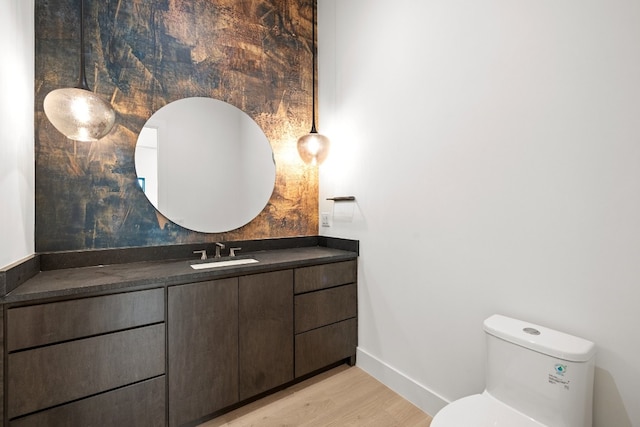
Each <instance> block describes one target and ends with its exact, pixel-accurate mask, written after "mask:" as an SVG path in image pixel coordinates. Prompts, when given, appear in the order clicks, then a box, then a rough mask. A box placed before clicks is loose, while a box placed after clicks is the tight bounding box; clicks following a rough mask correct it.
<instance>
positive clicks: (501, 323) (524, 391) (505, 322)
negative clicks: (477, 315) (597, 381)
mask: <svg viewBox="0 0 640 427" xmlns="http://www.w3.org/2000/svg"><path fill="white" fill-rule="evenodd" d="M484 330H485V332H486V334H487V371H486V388H485V390H484V392H482V394H475V395H472V396H467V397H464V398H462V399H459V400H456V401H455V402H452V403H450V404H449V405H447V406H445V407H444V408H443V409H442V410H441V411H440V412H438V413H437V414H436V416H435V417H434V418H433V421H432V422H431V427H489V426H491V427H541V426H545V427H592V420H591V418H592V403H593V373H594V366H595V353H596V348H595V344H594V343H592V342H591V341H587V340H584V339H582V338H578V337H574V336H571V335H568V334H565V333H562V332H558V331H554V330H552V329H548V328H545V327H542V326H538V325H533V324H531V323H528V322H523V321H521V320H516V319H511V318H508V317H505V316H500V315H493V316H491V317H489V318H488V319H487V320H485V321H484Z"/></svg>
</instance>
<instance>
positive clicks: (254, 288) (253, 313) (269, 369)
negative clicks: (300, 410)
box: [239, 270, 293, 400]
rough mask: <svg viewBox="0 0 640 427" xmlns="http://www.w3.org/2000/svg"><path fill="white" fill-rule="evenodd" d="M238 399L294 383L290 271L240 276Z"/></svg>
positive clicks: (291, 282)
mask: <svg viewBox="0 0 640 427" xmlns="http://www.w3.org/2000/svg"><path fill="white" fill-rule="evenodd" d="M239 298H240V306H239V310H240V311H239V313H240V315H239V319H240V326H239V327H240V347H239V350H240V399H241V400H243V399H246V398H249V397H252V396H255V395H257V394H259V393H262V392H264V391H267V390H270V389H272V388H274V387H277V386H279V385H282V384H284V383H286V382H288V381H291V380H293V271H292V270H284V271H276V272H272V273H264V274H255V275H251V276H243V277H240V297H239Z"/></svg>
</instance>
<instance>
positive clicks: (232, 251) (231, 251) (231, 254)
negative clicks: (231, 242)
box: [229, 248, 242, 256]
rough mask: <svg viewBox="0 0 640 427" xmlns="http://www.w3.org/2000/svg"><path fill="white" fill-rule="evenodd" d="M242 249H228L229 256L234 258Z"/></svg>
mask: <svg viewBox="0 0 640 427" xmlns="http://www.w3.org/2000/svg"><path fill="white" fill-rule="evenodd" d="M240 249H242V248H231V249H229V256H236V251H239V250H240Z"/></svg>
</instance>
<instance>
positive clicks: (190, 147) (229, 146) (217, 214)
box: [135, 98, 276, 233]
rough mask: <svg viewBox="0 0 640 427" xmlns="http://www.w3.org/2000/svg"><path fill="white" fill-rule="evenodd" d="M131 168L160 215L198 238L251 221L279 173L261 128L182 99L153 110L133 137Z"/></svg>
mask: <svg viewBox="0 0 640 427" xmlns="http://www.w3.org/2000/svg"><path fill="white" fill-rule="evenodd" d="M135 166H136V174H137V176H138V182H139V184H140V187H141V188H142V190H143V191H144V193H145V195H146V196H147V198H148V199H149V201H150V202H151V204H153V206H154V207H155V208H156V209H157V210H158V211H159V212H160V213H162V215H164V216H165V217H167V218H168V219H169V220H171V221H172V222H174V223H176V224H179V225H181V226H182V227H185V228H188V229H190V230H194V231H199V232H203V233H221V232H225V231H231V230H234V229H236V228H239V227H241V226H243V225H245V224H247V223H249V222H250V221H251V220H252V219H254V218H255V217H256V216H257V215H258V214H259V213H260V212H262V210H263V209H264V207H265V206H266V204H267V203H268V201H269V199H270V198H271V194H272V192H273V186H274V183H275V176H276V169H275V162H274V160H273V151H272V150H271V145H270V144H269V141H268V139H267V137H266V135H265V134H264V132H263V131H262V129H261V128H260V126H258V124H257V123H256V122H254V121H253V119H251V117H249V116H248V115H247V114H246V113H244V112H243V111H242V110H240V109H238V108H236V107H234V106H233V105H230V104H227V103H226V102H223V101H220V100H216V99H212V98H185V99H181V100H178V101H174V102H172V103H170V104H167V105H165V106H164V107H162V108H161V109H159V110H158V111H157V112H156V113H154V114H153V115H152V116H151V118H149V120H148V121H147V123H146V124H145V126H144V128H143V129H142V131H141V132H140V135H139V136H138V142H137V144H136V150H135Z"/></svg>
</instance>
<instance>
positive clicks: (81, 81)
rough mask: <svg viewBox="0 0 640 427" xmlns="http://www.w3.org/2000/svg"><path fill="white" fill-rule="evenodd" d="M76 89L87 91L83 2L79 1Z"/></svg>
mask: <svg viewBox="0 0 640 427" xmlns="http://www.w3.org/2000/svg"><path fill="white" fill-rule="evenodd" d="M76 88H78V89H85V90H91V89H89V84H88V83H87V75H86V73H85V54H84V0H80V72H79V75H78V85H77V86H76Z"/></svg>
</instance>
